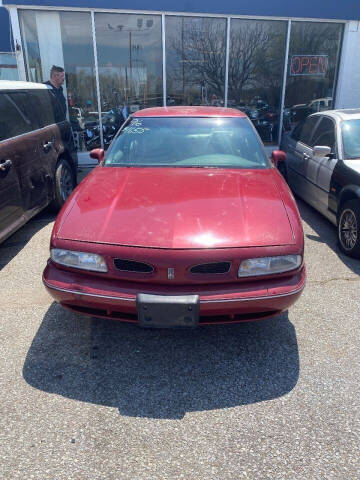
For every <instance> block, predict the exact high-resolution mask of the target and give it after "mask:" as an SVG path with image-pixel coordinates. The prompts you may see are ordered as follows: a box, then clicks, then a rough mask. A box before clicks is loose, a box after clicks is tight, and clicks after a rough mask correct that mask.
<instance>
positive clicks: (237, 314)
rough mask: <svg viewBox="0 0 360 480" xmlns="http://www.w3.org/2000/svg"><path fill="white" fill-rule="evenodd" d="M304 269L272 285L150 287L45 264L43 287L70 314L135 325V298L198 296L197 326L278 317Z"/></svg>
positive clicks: (301, 284)
mask: <svg viewBox="0 0 360 480" xmlns="http://www.w3.org/2000/svg"><path fill="white" fill-rule="evenodd" d="M305 281H306V272H305V266H303V267H302V269H301V270H300V271H298V272H297V273H295V274H293V275H291V276H287V277H282V278H277V279H274V278H273V279H271V280H262V281H256V282H254V281H253V282H239V283H236V284H234V283H232V284H230V285H229V284H227V285H186V286H180V285H176V286H175V285H174V286H168V285H154V284H150V285H149V284H140V283H130V282H119V281H114V280H108V279H104V278H98V277H96V276H91V275H87V274H86V273H83V272H79V273H78V272H69V271H66V270H63V269H60V268H57V267H56V266H55V265H54V264H53V263H52V262H51V261H49V262H48V264H47V266H46V268H45V270H44V273H43V283H44V285H45V287H46V289H47V291H48V292H49V293H50V295H51V296H52V297H53V298H54V299H55V300H56V301H57V302H59V303H60V304H61V305H62V306H64V307H66V308H69V309H70V310H73V311H76V312H78V313H83V314H86V315H91V316H95V317H103V318H109V319H115V320H121V321H124V322H130V323H137V311H136V296H137V294H138V293H148V294H152V295H191V294H197V295H199V297H200V320H199V325H210V324H215V323H218V324H222V323H239V322H246V321H251V320H260V319H262V318H267V317H271V316H274V315H278V314H279V313H281V312H283V311H284V310H287V309H288V308H289V307H290V306H291V305H293V304H294V303H295V302H296V300H297V299H298V298H299V296H300V295H301V293H302V290H303V289H304V287H305Z"/></svg>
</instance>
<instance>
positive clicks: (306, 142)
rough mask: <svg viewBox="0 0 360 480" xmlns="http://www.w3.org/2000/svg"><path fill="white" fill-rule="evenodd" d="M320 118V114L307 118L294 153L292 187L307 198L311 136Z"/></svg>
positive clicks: (308, 192)
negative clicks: (307, 173)
mask: <svg viewBox="0 0 360 480" xmlns="http://www.w3.org/2000/svg"><path fill="white" fill-rule="evenodd" d="M319 120H320V118H319V116H318V115H313V116H310V117H308V118H307V119H306V120H305V122H304V124H303V125H302V128H301V130H300V132H299V140H298V141H297V143H296V147H295V151H294V154H293V161H292V176H293V178H292V183H291V187H292V188H293V190H294V191H295V192H296V193H297V194H298V195H299V196H301V197H303V198H304V199H305V200H308V199H309V194H310V193H311V192H310V189H309V185H308V181H307V177H306V172H307V165H308V160H309V159H310V158H311V155H312V147H311V138H312V135H313V132H314V130H315V128H316V125H317V123H318V122H319Z"/></svg>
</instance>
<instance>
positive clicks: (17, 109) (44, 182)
mask: <svg viewBox="0 0 360 480" xmlns="http://www.w3.org/2000/svg"><path fill="white" fill-rule="evenodd" d="M0 112H1V117H0V242H2V241H4V240H5V239H6V238H7V237H8V236H9V235H11V234H12V233H13V232H14V231H15V230H17V229H18V228H19V227H21V226H22V225H23V224H24V223H25V222H27V220H29V219H30V218H31V217H33V216H34V215H36V214H37V213H38V212H39V211H40V210H42V209H43V208H45V207H46V206H48V205H50V204H51V206H52V207H53V208H54V209H60V208H61V206H62V205H63V204H64V203H65V200H66V199H67V197H68V196H69V195H70V193H71V192H72V190H73V189H74V187H75V185H76V172H77V156H76V152H75V150H74V147H73V141H72V133H71V128H70V124H69V123H68V122H67V121H66V118H65V114H64V112H63V110H62V107H61V105H60V103H59V101H58V100H57V98H56V97H55V95H54V94H53V93H52V92H51V89H50V88H49V87H47V86H46V85H42V84H37V83H27V82H8V81H0Z"/></svg>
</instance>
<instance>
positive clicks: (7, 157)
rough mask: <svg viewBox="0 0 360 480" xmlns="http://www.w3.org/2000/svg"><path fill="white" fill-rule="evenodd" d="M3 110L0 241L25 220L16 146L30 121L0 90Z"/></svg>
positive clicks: (0, 129)
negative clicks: (27, 120) (26, 119)
mask: <svg viewBox="0 0 360 480" xmlns="http://www.w3.org/2000/svg"><path fill="white" fill-rule="evenodd" d="M0 111H1V117H0V241H3V240H5V238H7V237H8V236H9V235H10V234H11V233H12V232H13V231H15V230H16V228H17V227H18V226H20V225H21V224H22V223H23V222H24V215H23V214H24V205H23V198H22V191H21V185H20V179H19V167H20V166H19V165H18V158H17V155H16V148H17V144H18V139H19V136H20V138H21V134H22V133H23V132H24V131H26V130H28V128H29V124H28V123H27V122H26V121H25V119H24V118H23V117H22V116H21V115H20V114H19V112H18V111H17V109H16V108H15V107H14V105H13V104H12V103H11V101H10V99H9V96H8V94H7V93H6V92H0Z"/></svg>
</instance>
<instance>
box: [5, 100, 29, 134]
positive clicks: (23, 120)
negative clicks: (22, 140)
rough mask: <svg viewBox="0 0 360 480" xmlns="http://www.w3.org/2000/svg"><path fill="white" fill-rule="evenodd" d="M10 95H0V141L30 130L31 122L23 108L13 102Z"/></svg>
mask: <svg viewBox="0 0 360 480" xmlns="http://www.w3.org/2000/svg"><path fill="white" fill-rule="evenodd" d="M11 95H12V94H7V93H2V94H0V112H1V119H0V141H1V140H6V139H8V138H12V137H16V136H17V135H22V134H23V133H27V132H30V131H31V130H32V125H31V121H30V119H29V118H28V116H27V114H26V112H25V111H24V109H23V108H21V107H19V105H18V104H17V102H15V101H14V100H13V99H12V97H11Z"/></svg>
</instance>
